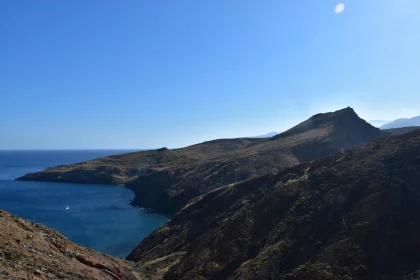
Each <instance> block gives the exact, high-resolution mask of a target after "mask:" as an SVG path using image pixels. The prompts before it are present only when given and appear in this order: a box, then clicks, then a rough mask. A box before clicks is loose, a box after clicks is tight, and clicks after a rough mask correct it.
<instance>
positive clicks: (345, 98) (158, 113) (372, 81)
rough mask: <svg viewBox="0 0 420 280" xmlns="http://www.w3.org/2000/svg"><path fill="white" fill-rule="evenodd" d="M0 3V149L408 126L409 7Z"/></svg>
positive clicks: (273, 1)
mask: <svg viewBox="0 0 420 280" xmlns="http://www.w3.org/2000/svg"><path fill="white" fill-rule="evenodd" d="M339 2H340V0H338V1H333V0H300V1H295V0H293V1H282V0H229V1H226V0H211V1H210V0H176V1H173V0H167V1H160V0H153V1H149V0H127V1H117V0H114V1H108V0H89V1H87V0H71V1H57V0H54V1H53V0H33V1H21V0H4V1H0V35H1V41H0V42H1V44H0V149H49V148H56V149H62V148H68V149H71V148H157V147H163V146H167V147H181V146H185V145H189V144H193V143H197V142H202V141H205V140H210V139H215V138H225V137H227V138H231V137H239V136H250V135H259V134H264V133H267V132H270V131H273V130H274V131H283V130H285V129H287V128H288V127H290V126H292V125H294V124H296V123H298V122H300V121H302V120H304V119H306V118H307V117H309V116H311V115H313V114H315V113H318V112H326V111H332V110H336V109H340V108H342V107H347V106H352V107H353V108H354V109H355V110H356V111H357V112H358V113H359V115H360V116H361V117H363V118H365V119H367V120H371V119H395V118H399V117H411V116H414V115H420V109H419V104H420V78H419V77H420V35H419V34H420V33H419V31H420V1H418V0H398V1H396V0H368V1H367V0H351V1H350V0H349V1H342V2H344V3H345V10H344V12H343V13H342V14H336V13H335V12H334V9H335V7H336V5H337V4H338V3H339Z"/></svg>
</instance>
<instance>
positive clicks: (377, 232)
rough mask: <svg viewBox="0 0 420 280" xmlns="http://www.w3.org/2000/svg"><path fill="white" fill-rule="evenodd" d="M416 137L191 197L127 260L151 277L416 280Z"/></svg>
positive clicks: (419, 151)
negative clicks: (135, 263)
mask: <svg viewBox="0 0 420 280" xmlns="http://www.w3.org/2000/svg"><path fill="white" fill-rule="evenodd" d="M419 182H420V130H416V131H413V132H411V133H407V134H402V135H398V136H392V137H386V138H382V139H377V140H374V141H371V142H369V143H367V144H364V145H361V146H359V147H356V148H354V149H351V150H349V151H346V152H342V153H338V154H336V155H333V156H330V157H327V158H322V159H318V160H315V161H312V162H308V163H304V164H300V165H298V166H296V167H292V168H288V169H286V170H283V171H281V172H279V173H277V174H269V175H265V176H262V177H258V178H253V179H250V180H247V181H244V182H240V183H235V184H232V185H228V186H225V187H222V188H218V189H216V190H213V191H210V192H208V193H207V194H205V195H202V196H199V197H197V198H195V199H194V200H193V201H192V202H191V203H189V204H188V205H187V206H185V207H184V208H183V209H182V210H181V211H180V212H179V213H177V214H176V215H175V216H174V217H173V218H172V219H171V220H170V221H169V222H168V223H166V224H165V225H163V226H162V227H161V228H159V229H157V230H156V231H155V232H153V233H152V234H151V235H150V236H149V237H148V238H146V239H145V240H143V241H142V242H141V243H140V245H139V246H138V247H137V248H136V249H135V250H134V251H133V252H132V253H131V254H130V255H129V257H128V259H130V260H134V261H139V262H140V263H141V264H142V266H143V268H144V269H145V270H146V271H148V273H149V274H150V275H151V276H153V277H155V278H156V279H161V278H164V279H298V280H309V279H330V280H333V279H346V280H347V279H363V280H364V279H366V280H367V279H407V280H408V279H419V275H420V258H419V254H418V252H419V250H420V243H419V241H418V237H419V236H420V198H419V193H420V185H419Z"/></svg>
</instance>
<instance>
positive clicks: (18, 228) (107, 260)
mask: <svg viewBox="0 0 420 280" xmlns="http://www.w3.org/2000/svg"><path fill="white" fill-rule="evenodd" d="M0 279H33V280H41V279H83V280H88V279H95V280H96V279H112V280H137V279H141V278H140V277H139V275H138V274H137V273H136V272H135V270H134V269H133V265H132V264H130V263H129V262H127V261H123V260H121V259H117V258H114V257H111V256H108V255H104V254H101V253H98V252H95V251H93V250H91V249H88V248H84V247H82V246H79V245H76V244H74V243H73V242H70V241H69V240H67V239H66V238H65V237H64V236H62V235H61V234H59V233H58V232H56V231H54V230H52V229H49V228H47V227H45V226H43V225H40V224H35V223H32V222H30V221H28V220H25V219H21V218H18V217H16V216H14V215H12V214H10V213H8V212H6V211H3V210H0Z"/></svg>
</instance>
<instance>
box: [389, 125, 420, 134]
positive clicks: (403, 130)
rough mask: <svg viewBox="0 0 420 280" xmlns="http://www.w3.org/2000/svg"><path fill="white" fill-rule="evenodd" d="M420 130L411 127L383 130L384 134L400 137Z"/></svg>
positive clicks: (417, 127)
mask: <svg viewBox="0 0 420 280" xmlns="http://www.w3.org/2000/svg"><path fill="white" fill-rule="evenodd" d="M416 129H420V126H409V127H400V128H390V129H383V131H384V132H388V133H390V134H392V135H400V134H404V133H408V132H411V131H413V130H416Z"/></svg>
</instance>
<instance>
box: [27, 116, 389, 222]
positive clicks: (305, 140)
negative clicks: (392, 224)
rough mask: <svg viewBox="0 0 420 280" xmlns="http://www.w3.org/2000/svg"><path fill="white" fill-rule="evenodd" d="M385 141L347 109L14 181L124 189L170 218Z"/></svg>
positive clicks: (147, 206)
mask: <svg viewBox="0 0 420 280" xmlns="http://www.w3.org/2000/svg"><path fill="white" fill-rule="evenodd" d="M387 135H389V134H388V133H386V132H383V131H380V130H379V129H377V128H375V127H373V126H371V125H370V124H368V123H367V122H366V121H364V120H362V119H360V118H359V117H358V116H357V114H356V113H355V112H354V110H353V109H351V108H345V109H342V110H339V111H336V112H332V113H326V114H318V115H315V116H313V117H311V118H310V119H308V120H307V121H305V122H302V123H301V124H299V125H297V126H295V127H293V128H291V129H290V130H288V131H286V132H284V133H281V134H279V135H276V136H274V137H272V138H268V139H252V138H239V139H219V140H213V141H208V142H204V143H201V144H197V145H193V146H189V147H186V148H182V149H174V150H169V149H166V148H162V149H158V150H152V151H143V152H137V153H129V154H124V155H117V156H112V157H107V158H102V159H98V160H93V161H88V162H83V163H79V164H74V165H65V166H59V167H54V168H49V169H47V170H45V171H43V172H38V173H32V174H28V175H26V176H24V177H22V178H19V179H20V180H43V181H58V182H77V183H102V184H125V185H126V187H128V188H130V189H132V190H133V191H134V192H135V199H134V201H133V204H135V205H139V206H142V207H146V208H153V209H156V210H158V211H161V212H164V213H167V214H174V213H176V212H178V211H179V210H180V209H182V208H183V207H184V206H185V204H186V203H188V201H189V200H190V199H192V198H194V197H196V196H199V195H202V194H204V193H206V192H209V191H211V190H213V189H216V188H219V187H221V186H224V185H227V184H231V183H234V182H238V181H242V180H246V179H249V178H253V177H258V176H262V175H265V174H268V173H273V172H278V171H279V170H282V169H284V168H287V167H291V166H295V165H297V164H299V163H302V162H306V161H309V160H314V159H317V158H319V157H324V156H327V155H331V154H334V153H337V152H340V151H342V150H345V149H348V148H351V147H354V146H356V145H359V144H362V143H365V142H367V141H369V140H372V139H376V138H379V137H384V136H387Z"/></svg>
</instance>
